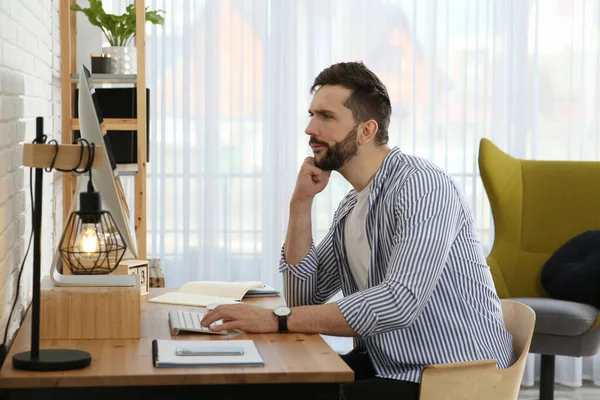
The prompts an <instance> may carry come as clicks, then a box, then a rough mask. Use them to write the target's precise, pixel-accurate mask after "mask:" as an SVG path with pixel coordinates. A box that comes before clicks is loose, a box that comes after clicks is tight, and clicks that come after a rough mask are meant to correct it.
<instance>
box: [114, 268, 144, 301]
mask: <svg viewBox="0 0 600 400" xmlns="http://www.w3.org/2000/svg"><path fill="white" fill-rule="evenodd" d="M112 273H113V274H116V275H137V276H139V282H140V294H141V295H145V294H148V291H149V290H150V286H149V281H148V261H147V260H122V261H121V262H120V263H119V266H118V267H117V268H116V269H115V270H114V271H113V272H112Z"/></svg>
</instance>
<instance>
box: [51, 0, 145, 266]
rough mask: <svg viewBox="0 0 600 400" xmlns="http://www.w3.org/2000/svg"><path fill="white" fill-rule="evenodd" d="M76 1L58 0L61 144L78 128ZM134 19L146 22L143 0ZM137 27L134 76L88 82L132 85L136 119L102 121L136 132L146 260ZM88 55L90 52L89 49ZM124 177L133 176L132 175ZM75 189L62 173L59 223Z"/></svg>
mask: <svg viewBox="0 0 600 400" xmlns="http://www.w3.org/2000/svg"><path fill="white" fill-rule="evenodd" d="M74 4H76V0H60V47H61V50H60V51H61V89H62V142H63V143H72V142H73V131H74V130H78V129H79V120H78V119H76V118H73V115H74V107H73V98H74V95H75V89H76V88H77V83H78V80H77V79H76V77H77V76H78V72H79V69H78V65H77V18H76V13H75V12H74V11H71V10H70V7H71V5H74ZM135 8H136V20H137V21H146V14H145V4H144V0H135ZM145 25H146V24H145V23H141V24H140V23H139V24H137V27H136V29H137V32H136V35H135V47H136V48H137V74H136V75H114V74H112V75H111V74H107V75H105V74H94V75H93V76H92V81H94V82H101V83H119V84H121V83H129V84H134V85H135V86H136V93H137V118H136V119H108V118H107V119H105V121H104V124H105V127H106V129H108V130H123V131H125V130H128V131H132V130H137V160H138V162H137V168H131V164H128V165H129V167H128V170H130V171H132V170H135V171H136V173H135V192H134V193H135V195H134V198H135V207H134V221H135V234H136V238H137V248H138V255H137V258H138V259H140V260H145V259H146V148H147V143H146V130H147V127H146V43H145V42H146V27H145ZM90 52H91V50H90ZM124 175H133V174H132V173H129V174H124ZM75 190H76V177H75V176H72V175H71V174H63V222H64V221H66V219H67V218H68V216H69V210H70V207H71V199H72V198H73V196H74V194H75Z"/></svg>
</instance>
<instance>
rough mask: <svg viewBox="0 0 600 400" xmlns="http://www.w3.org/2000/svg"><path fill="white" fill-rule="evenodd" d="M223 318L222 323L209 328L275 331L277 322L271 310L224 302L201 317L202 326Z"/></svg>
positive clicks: (216, 330) (257, 331)
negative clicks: (224, 303)
mask: <svg viewBox="0 0 600 400" xmlns="http://www.w3.org/2000/svg"><path fill="white" fill-rule="evenodd" d="M218 320H223V324H222V325H215V326H214V327H212V328H211V329H213V330H214V331H215V332H219V331H228V330H232V329H239V330H241V331H244V332H248V333H276V332H277V328H278V324H277V318H276V317H275V315H274V314H273V310H270V309H267V308H260V307H255V306H250V305H247V304H226V305H220V306H217V307H215V309H214V310H212V311H209V312H207V313H206V315H205V316H204V318H202V322H201V324H202V326H209V325H210V324H212V323H213V322H215V321H218Z"/></svg>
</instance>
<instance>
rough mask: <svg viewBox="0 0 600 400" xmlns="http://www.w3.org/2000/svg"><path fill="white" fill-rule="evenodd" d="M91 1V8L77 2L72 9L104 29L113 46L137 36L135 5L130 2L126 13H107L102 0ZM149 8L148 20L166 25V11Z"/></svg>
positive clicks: (120, 44) (124, 43)
mask: <svg viewBox="0 0 600 400" xmlns="http://www.w3.org/2000/svg"><path fill="white" fill-rule="evenodd" d="M89 2H90V7H89V8H82V7H81V6H79V5H77V4H76V5H73V6H71V10H72V11H80V12H83V13H84V14H85V15H86V16H87V17H88V20H89V21H90V23H91V24H92V25H94V26H97V27H99V28H100V29H101V30H102V32H103V33H104V35H105V36H106V38H107V39H108V41H109V43H110V45H111V46H126V45H127V43H128V42H129V41H130V39H131V38H132V37H134V36H135V29H136V14H135V6H134V5H133V4H130V5H128V6H127V7H126V12H125V13H124V14H122V15H114V14H107V13H106V12H105V11H104V7H103V6H102V1H101V0H89ZM148 8H149V7H146V8H145V13H146V21H148V22H151V23H153V24H155V25H164V23H165V19H164V16H162V15H161V14H160V13H165V11H163V10H156V11H148Z"/></svg>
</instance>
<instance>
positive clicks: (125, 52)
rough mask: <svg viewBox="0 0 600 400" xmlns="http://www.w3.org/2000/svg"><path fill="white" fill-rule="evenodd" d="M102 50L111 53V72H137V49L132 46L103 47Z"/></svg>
mask: <svg viewBox="0 0 600 400" xmlns="http://www.w3.org/2000/svg"><path fill="white" fill-rule="evenodd" d="M102 52H103V53H105V54H110V60H111V61H110V73H111V74H126V75H128V74H136V73H137V49H136V48H135V47H131V46H111V47H103V48H102Z"/></svg>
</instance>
